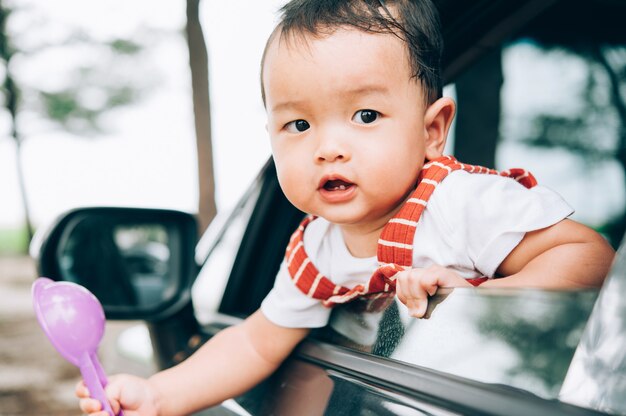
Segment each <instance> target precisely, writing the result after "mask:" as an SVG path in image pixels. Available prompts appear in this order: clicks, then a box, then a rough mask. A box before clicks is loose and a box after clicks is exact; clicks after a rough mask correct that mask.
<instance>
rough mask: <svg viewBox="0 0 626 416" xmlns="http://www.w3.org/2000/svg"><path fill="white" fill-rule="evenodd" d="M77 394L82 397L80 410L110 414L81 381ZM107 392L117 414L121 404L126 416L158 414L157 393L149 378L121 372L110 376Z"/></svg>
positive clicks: (151, 415)
mask: <svg viewBox="0 0 626 416" xmlns="http://www.w3.org/2000/svg"><path fill="white" fill-rule="evenodd" d="M75 393H76V396H77V397H78V398H79V399H80V403H79V405H80V410H82V411H83V412H85V413H87V414H89V415H91V416H109V415H108V413H106V412H105V411H103V410H101V408H102V406H101V405H100V402H99V401H98V400H96V399H93V398H91V397H90V396H89V391H88V390H87V387H86V386H85V384H84V383H83V382H82V381H81V382H79V383H78V384H77V385H76V391H75ZM105 393H106V396H107V398H108V399H109V403H110V404H111V408H112V409H113V413H115V414H116V415H117V414H118V413H119V411H120V406H121V407H122V409H123V410H124V416H156V415H157V414H158V412H157V407H156V400H155V399H156V393H155V391H154V389H153V387H152V386H151V385H150V383H149V382H148V380H146V379H143V378H139V377H135V376H131V375H127V374H120V375H116V376H112V377H110V378H109V383H108V384H107V386H106V388H105Z"/></svg>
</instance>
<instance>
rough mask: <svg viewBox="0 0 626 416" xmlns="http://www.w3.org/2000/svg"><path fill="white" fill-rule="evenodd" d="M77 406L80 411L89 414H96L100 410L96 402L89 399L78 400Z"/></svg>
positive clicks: (98, 403)
mask: <svg viewBox="0 0 626 416" xmlns="http://www.w3.org/2000/svg"><path fill="white" fill-rule="evenodd" d="M78 406H79V407H80V410H82V411H83V412H85V413H89V414H91V413H94V412H97V411H99V410H100V409H101V408H102V406H101V405H100V402H99V401H98V400H96V399H91V398H87V399H80V400H79V402H78Z"/></svg>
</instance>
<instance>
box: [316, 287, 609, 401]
mask: <svg viewBox="0 0 626 416" xmlns="http://www.w3.org/2000/svg"><path fill="white" fill-rule="evenodd" d="M441 291H444V293H443V294H441V295H437V296H435V297H434V298H433V299H432V302H431V306H430V311H429V317H428V319H414V318H411V317H410V316H409V315H408V314H407V312H406V308H405V307H404V306H403V305H401V304H398V303H397V301H395V300H394V301H393V302H392V303H391V305H389V306H387V307H386V309H384V310H380V309H378V310H376V309H375V308H369V309H368V310H366V309H365V308H363V307H361V308H360V312H359V311H358V309H359V308H358V307H357V306H355V305H346V306H345V307H338V308H336V310H335V311H334V312H333V315H332V318H331V322H330V325H329V328H327V329H325V330H323V331H325V332H322V333H321V336H322V337H323V338H325V339H327V340H329V339H330V340H332V342H335V343H338V344H340V345H344V346H348V347H351V348H357V349H359V350H361V351H366V352H371V353H373V354H376V355H381V356H386V357H390V358H393V359H397V360H400V361H404V362H407V363H410V364H415V365H419V366H423V367H428V368H432V369H436V370H439V371H442V372H447V373H451V374H454V375H458V376H462V377H466V378H469V379H473V380H478V381H482V382H486V383H497V384H504V385H508V386H512V387H516V388H521V389H524V390H527V391H530V392H532V393H534V394H537V395H540V396H543V397H547V398H556V397H557V395H558V392H559V389H560V388H561V384H562V382H563V379H564V378H565V374H566V372H567V368H568V366H569V363H570V361H571V359H572V356H573V354H574V350H575V348H576V346H577V345H578V341H579V339H580V337H581V334H582V331H583V328H584V325H585V322H586V321H587V318H588V317H589V314H590V312H591V309H592V307H593V303H594V301H595V298H596V296H597V291H595V290H580V291H561V292H557V291H539V290H530V289H510V290H492V289H479V290H477V289H456V290H453V291H448V290H446V289H441ZM357 304H358V301H357Z"/></svg>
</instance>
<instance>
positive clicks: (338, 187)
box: [322, 179, 354, 191]
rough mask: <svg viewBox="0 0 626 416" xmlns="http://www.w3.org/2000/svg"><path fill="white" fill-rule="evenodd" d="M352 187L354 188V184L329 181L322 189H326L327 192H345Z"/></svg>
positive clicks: (338, 180)
mask: <svg viewBox="0 0 626 416" xmlns="http://www.w3.org/2000/svg"><path fill="white" fill-rule="evenodd" d="M352 186H354V184H353V183H350V182H346V181H344V180H342V179H332V180H328V181H326V182H324V185H323V186H322V188H324V189H325V190H327V191H345V190H346V189H349V188H350V187H352Z"/></svg>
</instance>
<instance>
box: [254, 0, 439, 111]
mask: <svg viewBox="0 0 626 416" xmlns="http://www.w3.org/2000/svg"><path fill="white" fill-rule="evenodd" d="M280 11H281V12H282V15H281V19H280V22H279V23H278V25H277V27H276V29H274V32H273V33H272V35H271V36H270V38H269V40H268V41H267V45H266V47H265V52H264V53H263V60H262V62H261V65H262V66H263V64H264V62H265V54H266V53H267V47H268V45H269V44H270V43H271V41H272V40H273V38H274V37H275V36H277V35H279V36H281V37H287V36H293V35H307V34H311V35H314V36H319V35H327V34H331V33H333V32H334V31H335V30H336V29H337V28H340V27H354V28H356V29H358V30H362V31H364V32H370V33H389V34H393V35H395V36H398V37H399V38H400V39H402V40H403V41H405V42H406V47H407V50H408V52H409V65H410V70H411V75H412V77H414V78H416V79H418V80H419V81H420V82H421V83H422V87H423V88H424V92H425V98H426V101H427V103H428V104H430V103H432V102H434V101H435V100H437V99H438V98H439V97H441V94H442V81H441V69H440V66H441V55H442V52H443V39H442V36H441V24H440V21H439V13H438V11H437V8H436V7H435V5H434V4H433V3H432V2H431V1H430V0H292V1H290V2H289V3H287V4H286V5H284V6H283V7H282V8H281V9H280ZM385 64H386V65H394V63H383V65H385ZM262 76H263V68H262V67H261V77H262ZM261 90H262V95H263V102H264V103H265V91H264V88H263V83H262V79H261Z"/></svg>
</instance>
